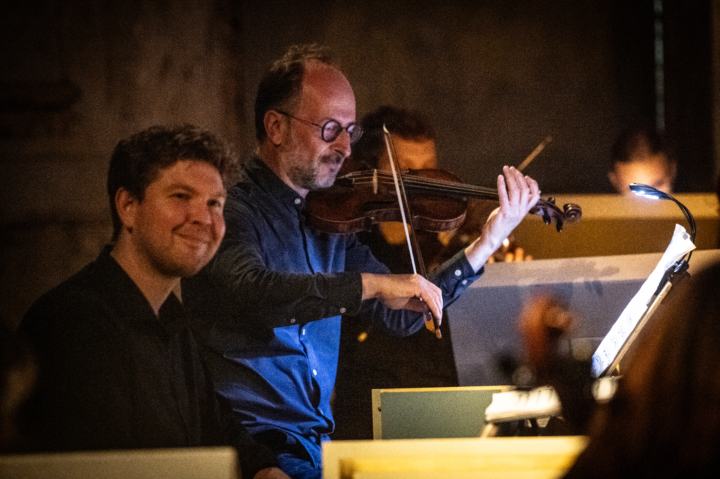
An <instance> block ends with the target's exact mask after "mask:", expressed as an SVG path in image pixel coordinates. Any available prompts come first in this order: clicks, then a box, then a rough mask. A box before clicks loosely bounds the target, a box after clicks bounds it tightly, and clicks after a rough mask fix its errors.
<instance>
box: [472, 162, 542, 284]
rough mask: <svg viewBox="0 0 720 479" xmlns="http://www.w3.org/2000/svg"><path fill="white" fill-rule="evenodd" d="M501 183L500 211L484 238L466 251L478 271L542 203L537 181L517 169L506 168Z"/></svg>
mask: <svg viewBox="0 0 720 479" xmlns="http://www.w3.org/2000/svg"><path fill="white" fill-rule="evenodd" d="M503 173H504V175H499V176H498V180H497V187H498V198H499V200H500V207H499V208H497V209H495V210H494V211H493V212H492V213H490V216H489V217H488V219H487V222H485V225H484V226H483V229H482V233H481V234H480V236H479V237H478V238H477V239H476V240H475V241H474V242H473V243H471V244H470V246H468V247H467V248H465V255H466V256H467V258H468V261H469V262H470V264H471V265H472V267H473V269H474V270H475V271H478V270H479V269H480V268H481V267H482V265H483V264H485V262H486V261H487V260H488V258H490V256H491V255H492V254H493V252H495V250H497V249H498V248H499V247H500V245H502V242H503V241H504V240H505V238H507V237H508V236H509V235H510V233H512V231H513V230H514V229H515V227H516V226H517V225H519V224H520V222H521V221H522V220H523V218H525V216H526V215H527V214H528V212H529V211H530V209H531V208H532V207H533V206H535V204H536V203H537V201H538V200H539V199H540V188H539V187H538V184H537V181H535V180H533V179H532V178H530V177H529V176H523V174H522V173H520V172H519V171H518V170H517V169H515V168H514V167H512V166H510V167H508V166H505V167H503Z"/></svg>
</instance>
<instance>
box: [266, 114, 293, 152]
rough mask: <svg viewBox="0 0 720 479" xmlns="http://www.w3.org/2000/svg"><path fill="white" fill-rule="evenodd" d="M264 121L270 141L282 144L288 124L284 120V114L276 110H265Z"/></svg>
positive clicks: (278, 144) (277, 144)
mask: <svg viewBox="0 0 720 479" xmlns="http://www.w3.org/2000/svg"><path fill="white" fill-rule="evenodd" d="M263 123H264V125H265V134H266V135H267V137H268V139H269V140H270V142H271V143H272V144H273V145H275V146H280V144H281V143H282V139H283V136H284V134H285V128H286V125H287V124H286V122H284V121H283V118H282V115H281V114H280V113H278V112H276V111H275V110H268V111H266V112H265V117H264V118H263Z"/></svg>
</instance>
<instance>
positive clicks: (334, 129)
mask: <svg viewBox="0 0 720 479" xmlns="http://www.w3.org/2000/svg"><path fill="white" fill-rule="evenodd" d="M275 111H276V112H278V113H280V114H281V115H285V116H288V117H290V118H292V119H293V120H297V121H299V122H302V123H305V124H307V125H312V126H317V127H318V128H320V130H321V132H322V134H321V135H320V137H321V138H322V139H323V141H324V142H326V143H332V142H333V141H335V140H336V139H337V137H338V136H340V133H342V131H343V130H345V131H347V132H348V135H350V144H351V145H354V144H355V143H356V142H357V141H358V140H359V139H360V137H361V136H362V134H363V129H362V127H361V126H360V125H358V124H357V123H350V124H349V125H348V126H346V127H343V126H342V125H341V124H340V122H339V121H337V120H328V121H326V122H325V123H323V124H322V125H318V124H317V123H313V122H311V121H307V120H303V119H302V118H298V117H296V116H293V115H291V114H290V113H285V112H284V111H280V110H275Z"/></svg>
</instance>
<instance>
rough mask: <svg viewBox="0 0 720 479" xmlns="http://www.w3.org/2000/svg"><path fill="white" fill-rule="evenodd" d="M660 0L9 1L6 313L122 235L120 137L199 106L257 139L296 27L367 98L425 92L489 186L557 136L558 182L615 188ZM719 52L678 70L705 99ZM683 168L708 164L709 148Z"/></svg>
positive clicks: (558, 188) (197, 111)
mask: <svg viewBox="0 0 720 479" xmlns="http://www.w3.org/2000/svg"><path fill="white" fill-rule="evenodd" d="M668 1H669V0H668ZM629 3H632V5H631V6H628V5H627V4H629ZM652 3H653V2H652V0H640V1H638V2H625V1H622V0H610V1H608V0H575V1H572V0H534V1H533V0H487V1H476V2H467V1H460V0H455V1H453V0H449V1H445V2H437V1H409V0H406V1H397V2H388V1H386V0H367V1H365V2H338V1H336V0H335V1H330V0H314V1H310V0H297V1H278V0H265V1H241V0H208V1H206V2H197V1H192V0H176V1H171V0H164V1H161V0H157V1H141V0H135V1H95V0H65V1H61V0H31V1H25V2H19V1H18V2H15V3H14V4H13V3H11V2H3V3H2V4H1V5H2V6H0V66H1V68H0V162H1V163H2V168H3V174H2V176H1V177H0V246H1V247H2V250H1V251H0V314H1V315H2V317H3V318H5V320H7V321H9V322H10V323H12V324H16V323H17V321H19V318H20V317H22V314H24V312H25V310H26V309H27V307H28V306H29V305H30V303H31V302H32V301H33V300H34V299H35V298H36V297H37V296H38V295H39V294H40V293H41V292H42V291H45V290H47V289H48V288H50V287H52V286H53V285H55V284H57V283H58V282H60V281H61V280H62V279H64V278H65V277H67V276H68V275H69V274H71V273H72V272H74V271H76V270H77V269H79V268H80V267H81V266H82V265H83V264H85V263H86V262H88V261H90V260H91V259H93V258H94V257H95V255H96V254H97V252H98V251H99V249H100V248H101V247H102V245H103V244H104V243H105V242H107V241H108V239H109V237H110V221H109V215H108V208H107V199H106V195H105V191H104V185H105V175H106V168H107V163H108V160H109V157H110V153H111V151H112V148H113V146H114V145H115V144H116V142H117V141H118V140H119V139H120V138H123V137H125V136H127V135H129V134H131V133H133V132H135V131H138V130H139V129H142V128H145V127H147V126H150V125H152V124H156V123H171V122H192V123H196V124H199V125H201V126H204V127H206V128H209V129H212V130H214V131H216V132H218V133H220V134H221V135H223V136H225V137H226V138H228V139H231V140H232V141H233V142H235V143H236V144H237V145H238V146H239V147H240V148H241V149H242V150H244V151H249V150H250V149H251V148H252V139H253V138H254V132H253V130H252V128H253V126H252V125H253V123H252V104H253V99H254V95H255V88H256V86H257V83H258V81H259V78H260V75H261V74H262V71H263V70H264V69H265V68H266V67H267V65H268V64H269V63H270V62H271V60H273V59H274V58H276V57H278V56H279V55H281V54H282V53H283V52H284V51H285V50H286V49H287V47H288V46H289V45H290V44H292V43H297V42H319V43H323V44H326V45H328V46H330V47H332V48H333V49H334V50H335V52H336V53H337V56H338V59H339V60H340V63H341V66H342V67H343V69H344V71H345V72H346V73H347V76H348V78H349V79H350V81H351V83H352V84H353V86H354V88H355V93H356V97H357V104H358V115H360V116H361V115H363V114H365V113H367V112H369V111H370V110H372V109H373V108H375V107H377V106H380V105H383V104H393V105H399V106H406V107H413V108H418V109H421V110H423V111H425V112H426V113H427V114H428V115H429V116H430V117H431V118H432V119H433V121H434V123H435V125H436V127H437V129H438V133H439V136H440V139H439V153H440V162H441V164H442V166H443V167H445V168H447V169H450V170H453V171H455V172H456V173H458V174H460V176H461V177H463V178H464V179H465V180H466V181H468V182H471V183H474V184H480V185H492V184H493V183H494V178H495V176H496V175H497V174H498V173H499V171H500V168H501V167H502V165H503V164H511V165H518V164H520V163H521V162H522V161H523V159H524V158H525V157H526V156H527V155H528V154H529V153H530V152H531V151H532V150H533V149H534V148H535V147H536V146H537V145H538V144H539V143H540V142H541V141H542V140H543V139H544V138H545V137H547V136H552V138H553V141H552V142H551V143H550V144H549V145H548V146H547V147H546V149H545V150H544V151H543V152H542V153H541V154H540V155H539V156H538V157H537V158H536V160H535V161H534V162H533V163H532V164H531V165H530V166H529V167H528V168H527V170H526V172H527V173H528V174H529V175H531V176H533V177H535V178H536V179H537V180H538V181H539V182H540V185H541V188H542V190H543V192H544V193H546V194H549V193H562V192H565V193H591V192H603V191H610V190H609V185H608V184H607V182H606V180H605V170H606V164H607V157H608V151H609V148H610V144H611V143H612V140H613V138H614V136H615V135H616V134H617V133H618V132H619V131H620V129H621V128H623V127H624V126H625V125H626V124H628V123H631V122H636V121H653V120H654V79H653V61H652V58H650V55H651V54H652V50H653V46H652V35H653V23H652V17H651V10H652ZM671 3H672V4H673V8H674V9H675V10H672V12H673V16H674V18H675V17H677V18H680V17H682V18H683V19H684V20H683V21H682V22H681V23H682V25H684V27H683V29H680V30H679V31H682V32H687V31H688V29H691V28H692V27H693V26H694V25H695V23H696V22H695V20H694V19H695V18H696V17H698V16H700V17H702V13H703V11H704V10H703V8H708V5H709V0H706V2H705V3H702V2H700V5H701V6H700V7H698V8H699V10H692V11H691V10H690V9H689V7H684V6H683V5H684V2H680V1H679V0H678V1H674V0H673V1H672V2H671ZM702 5H705V7H702ZM693 8H696V7H693ZM676 10H679V12H677V11H676ZM699 24H700V25H701V27H698V28H700V30H698V31H706V30H707V24H706V23H702V22H700V23H699ZM702 29H705V30H702ZM675 31H678V30H673V32H675ZM673 35H675V37H674V38H681V37H682V35H681V34H677V33H673ZM709 38H711V37H707V36H701V37H700V38H698V39H696V40H694V41H696V42H697V43H693V44H692V45H690V46H686V45H685V44H682V43H680V44H677V45H676V47H675V48H677V52H678V55H679V56H680V57H682V54H683V52H684V51H685V50H686V49H687V48H693V49H695V50H697V51H699V52H702V51H704V50H702V48H703V46H704V42H706V41H709V40H708V39H709ZM707 47H708V50H709V45H707ZM704 61H706V56H703V55H702V53H699V54H698V56H697V58H696V60H695V61H694V63H693V64H694V65H697V66H698V70H693V71H694V72H695V71H700V72H701V74H700V75H701V77H702V78H701V79H700V80H699V81H700V83H701V84H702V85H705V87H702V88H701V87H698V86H697V85H698V83H697V82H695V83H688V82H685V83H683V82H678V83H677V85H678V86H677V87H675V86H673V88H675V89H676V90H675V91H685V89H687V88H695V90H693V91H692V94H693V95H694V96H695V100H693V101H697V102H699V103H702V102H706V103H707V104H710V101H711V100H710V99H709V98H708V97H707V94H706V93H703V92H704V90H703V88H706V87H707V85H709V84H711V83H709V79H708V78H706V77H707V75H708V74H707V71H706V70H703V69H702V68H703V67H702V65H703V62H704ZM673 65H674V63H673ZM673 68H675V67H673ZM702 72H705V73H702ZM703 75H704V76H703ZM683 78H688V76H687V75H685V76H684V77H683ZM692 78H696V74H695V73H693V76H692ZM703 81H704V82H705V83H702V82H703ZM688 85H690V86H688ZM693 104H694V103H693ZM671 105H676V106H672V108H676V107H677V108H679V109H680V108H681V107H683V106H687V108H685V109H684V110H683V111H684V112H685V113H683V114H682V115H681V116H680V117H679V119H678V124H680V125H684V124H685V123H686V122H687V121H689V120H688V118H690V117H692V118H695V117H694V116H693V115H695V113H693V112H696V111H702V109H701V108H691V107H690V106H689V105H690V104H689V103H688V102H687V101H686V100H685V99H683V98H680V99H679V100H677V101H674V100H673V101H670V100H669V101H668V108H670V106H671ZM669 115H670V113H669ZM688 115H690V116H688ZM702 115H706V114H705V113H702V114H700V115H699V118H700V119H699V120H697V121H698V123H697V124H702V118H704V117H703V116H702ZM669 118H670V117H669ZM705 120H706V121H707V118H706V119H705ZM694 121H695V120H694ZM668 124H669V125H670V121H669V122H668ZM685 135H686V136H687V133H685ZM708 141H709V144H710V145H712V139H711V138H710V139H707V138H705V139H703V140H702V141H701V142H700V144H701V145H702V148H705V147H706V146H707V145H708ZM688 144H689V142H688ZM693 158H694V157H693ZM682 167H683V168H685V166H684V165H683V166H682ZM687 168H688V170H692V171H693V174H694V175H697V176H700V177H703V178H705V179H707V178H711V177H712V163H711V161H710V163H708V162H707V161H705V160H702V161H699V162H695V160H692V162H691V163H688V166H687ZM691 183H692V182H687V183H685V184H686V185H690V184H691ZM706 183H707V181H706ZM703 187H705V186H703ZM708 189H709V188H708Z"/></svg>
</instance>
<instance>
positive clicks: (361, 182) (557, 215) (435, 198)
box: [306, 169, 582, 234]
mask: <svg viewBox="0 0 720 479" xmlns="http://www.w3.org/2000/svg"><path fill="white" fill-rule="evenodd" d="M402 178H403V182H404V184H405V189H406V192H407V196H408V201H409V203H410V210H411V211H412V218H413V220H412V224H413V226H414V227H415V228H416V229H418V230H425V231H433V232H441V231H450V230H454V229H456V228H458V227H459V226H461V225H462V224H463V222H464V221H465V216H466V212H467V209H468V204H469V201H470V199H481V200H490V201H499V199H500V198H499V196H498V193H497V190H495V189H493V188H486V187H481V186H474V185H468V184H466V183H463V182H462V181H461V180H460V178H458V177H457V176H455V175H454V174H452V173H450V172H448V171H444V170H440V169H423V170H405V171H403V172H402ZM306 210H307V215H308V216H307V221H308V224H309V225H310V226H312V227H314V228H316V229H318V230H320V231H323V232H326V233H333V234H349V233H357V232H359V231H363V230H370V229H371V228H372V226H373V225H374V224H376V223H380V222H385V221H402V217H401V213H400V208H399V205H398V198H397V195H396V192H395V183H394V180H393V177H392V174H390V173H387V172H384V171H380V170H377V169H362V170H358V171H351V172H349V173H346V174H343V175H341V176H338V178H337V179H336V180H335V183H334V184H333V186H331V187H330V188H326V189H323V190H317V191H311V192H310V193H308V195H307V197H306ZM530 214H535V215H539V216H541V217H542V218H543V221H544V222H545V223H546V224H551V223H553V222H554V223H555V227H556V229H557V231H562V229H563V226H564V224H565V223H574V222H578V221H580V218H581V217H582V209H581V208H580V206H578V205H576V204H574V203H568V204H565V205H564V206H563V208H562V209H560V208H559V207H558V206H556V205H555V200H554V199H553V198H548V199H547V200H543V199H540V200H538V202H537V204H536V205H535V206H534V207H533V208H532V209H531V210H530Z"/></svg>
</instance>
